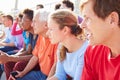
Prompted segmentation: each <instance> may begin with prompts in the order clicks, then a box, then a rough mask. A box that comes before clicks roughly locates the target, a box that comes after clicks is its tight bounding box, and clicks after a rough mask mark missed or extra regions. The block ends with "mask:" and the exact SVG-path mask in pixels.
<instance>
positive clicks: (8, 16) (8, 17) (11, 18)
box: [4, 15, 13, 23]
mask: <svg viewBox="0 0 120 80" xmlns="http://www.w3.org/2000/svg"><path fill="white" fill-rule="evenodd" d="M4 17H6V18H7V19H9V20H11V21H12V23H13V17H12V16H11V15H5V16H4Z"/></svg>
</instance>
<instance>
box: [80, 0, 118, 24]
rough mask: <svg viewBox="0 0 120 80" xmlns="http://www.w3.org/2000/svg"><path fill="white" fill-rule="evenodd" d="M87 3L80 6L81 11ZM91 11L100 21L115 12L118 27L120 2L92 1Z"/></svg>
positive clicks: (112, 0) (108, 0) (116, 0)
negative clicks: (117, 16)
mask: <svg viewBox="0 0 120 80" xmlns="http://www.w3.org/2000/svg"><path fill="white" fill-rule="evenodd" d="M88 1H91V0H87V1H86V2H83V3H82V4H81V9H82V8H83V7H84V4H86V3H87V2H88ZM92 2H93V11H94V12H95V14H96V15H97V16H98V17H100V18H101V19H105V18H106V17H107V16H109V14H110V13H112V12H117V13H118V15H119V25H120V0H92Z"/></svg>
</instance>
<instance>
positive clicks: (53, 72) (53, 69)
mask: <svg viewBox="0 0 120 80" xmlns="http://www.w3.org/2000/svg"><path fill="white" fill-rule="evenodd" d="M55 70H56V63H54V64H53V66H52V68H51V70H50V73H49V75H48V77H47V78H48V79H49V78H50V77H52V76H53V75H54V74H55Z"/></svg>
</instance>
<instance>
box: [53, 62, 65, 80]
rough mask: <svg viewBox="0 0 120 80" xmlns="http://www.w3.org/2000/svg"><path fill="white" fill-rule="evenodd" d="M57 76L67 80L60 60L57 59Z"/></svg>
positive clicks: (60, 79)
mask: <svg viewBox="0 0 120 80" xmlns="http://www.w3.org/2000/svg"><path fill="white" fill-rule="evenodd" d="M55 77H57V78H58V80H66V73H65V71H64V68H63V65H62V62H60V61H57V66H56V73H55Z"/></svg>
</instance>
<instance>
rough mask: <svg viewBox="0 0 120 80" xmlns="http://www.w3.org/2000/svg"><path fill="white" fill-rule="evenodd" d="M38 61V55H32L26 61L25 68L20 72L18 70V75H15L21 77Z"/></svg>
mask: <svg viewBox="0 0 120 80" xmlns="http://www.w3.org/2000/svg"><path fill="white" fill-rule="evenodd" d="M37 63H38V57H37V56H33V57H32V58H31V59H30V61H29V62H28V64H27V66H26V67H25V69H24V70H23V71H22V72H18V75H16V77H22V76H24V75H25V74H27V73H28V72H29V71H30V70H32V69H33V68H34V67H35V65H36V64H37Z"/></svg>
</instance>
